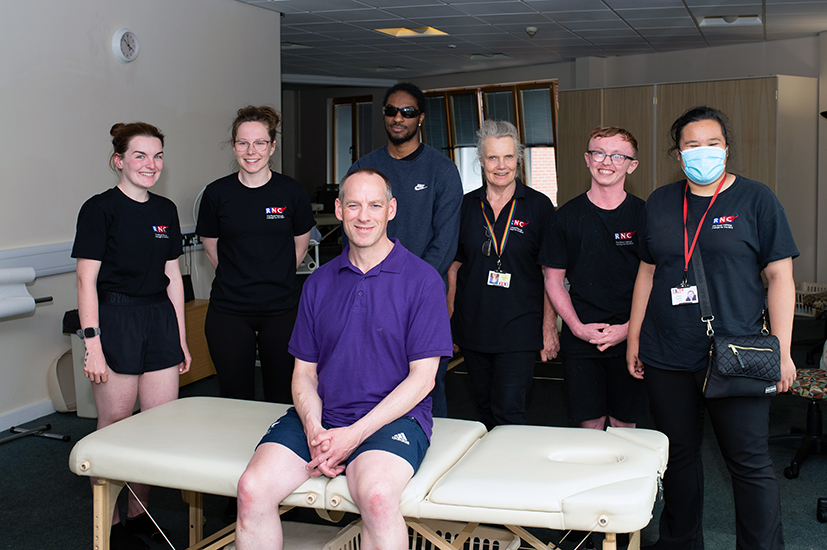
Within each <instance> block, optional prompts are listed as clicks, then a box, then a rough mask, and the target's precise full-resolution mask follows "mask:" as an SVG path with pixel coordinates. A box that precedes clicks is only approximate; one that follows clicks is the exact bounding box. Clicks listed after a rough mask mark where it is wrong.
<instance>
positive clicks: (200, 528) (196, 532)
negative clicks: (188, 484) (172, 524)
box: [181, 491, 204, 548]
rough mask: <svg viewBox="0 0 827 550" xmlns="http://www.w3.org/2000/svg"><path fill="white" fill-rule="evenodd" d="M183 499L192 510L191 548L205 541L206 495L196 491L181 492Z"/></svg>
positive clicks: (190, 515)
mask: <svg viewBox="0 0 827 550" xmlns="http://www.w3.org/2000/svg"><path fill="white" fill-rule="evenodd" d="M181 498H183V499H184V502H186V503H187V504H188V505H189V510H190V514H189V517H190V548H193V547H194V546H195V545H196V544H198V543H199V542H201V541H202V540H203V539H204V495H203V494H201V493H197V492H195V491H181Z"/></svg>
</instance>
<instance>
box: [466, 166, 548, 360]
mask: <svg viewBox="0 0 827 550" xmlns="http://www.w3.org/2000/svg"><path fill="white" fill-rule="evenodd" d="M480 199H482V200H483V201H484V203H485V212H486V215H487V216H488V219H489V220H494V211H493V210H492V209H491V205H490V204H489V203H488V199H486V196H485V187H482V188H480V189H476V190H474V191H470V192H469V193H468V194H466V195H465V198H464V199H463V201H462V213H461V222H460V233H459V246H458V248H457V255H456V260H457V261H458V262H461V263H462V267H460V269H459V273H458V274H457V290H456V297H455V300H454V315H453V317H452V318H451V322H452V327H453V334H454V341H455V342H456V343H457V345H459V346H461V347H465V348H468V349H471V350H474V351H479V352H483V353H504V352H511V351H531V350H539V349H542V347H543V333H542V327H543V293H544V292H545V290H544V286H543V273H542V268H541V267H540V264H538V263H537V259H538V257H539V255H540V250H541V249H542V247H543V246H544V243H545V241H546V232H547V231H548V224H549V222H550V221H551V218H552V216H553V215H554V206H553V205H552V204H551V201H550V200H549V198H548V197H546V196H545V195H543V194H542V193H539V192H537V191H535V190H534V189H531V188H529V187H526V186H525V185H523V184H522V183H520V182H517V189H516V190H515V191H514V198H513V199H512V201H514V200H516V201H517V206H516V208H515V210H514V219H513V220H512V222H511V227H510V228H509V229H510V230H509V236H508V241H507V243H506V246H505V251H504V252H503V255H502V268H501V270H502V271H503V272H506V273H510V274H511V286H510V288H501V287H494V286H489V285H488V284H487V282H488V273H489V271H492V270H496V268H497V254H496V253H495V252H494V247H493V246H492V247H491V253H490V255H489V256H485V255H483V253H482V245H483V243H484V242H485V241H487V240H488V238H487V237H486V233H485V229H486V224H485V219H484V218H483V215H482V208H481V207H480ZM510 209H511V202H509V203H508V204H506V205H505V206H504V207H503V209H502V210H501V211H500V214H499V217H498V218H497V221H496V222H495V223H494V233H495V235H496V238H497V242H500V241H501V240H502V237H503V233H504V232H505V225H506V220H507V219H508V213H509V211H510Z"/></svg>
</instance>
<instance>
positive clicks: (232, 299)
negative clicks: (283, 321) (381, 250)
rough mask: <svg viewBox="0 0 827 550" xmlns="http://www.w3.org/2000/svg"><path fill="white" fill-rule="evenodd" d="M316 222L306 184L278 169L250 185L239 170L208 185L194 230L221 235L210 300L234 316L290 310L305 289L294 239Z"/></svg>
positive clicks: (207, 234) (212, 304)
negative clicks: (299, 275)
mask: <svg viewBox="0 0 827 550" xmlns="http://www.w3.org/2000/svg"><path fill="white" fill-rule="evenodd" d="M314 225H316V222H315V220H314V218H313V211H312V209H311V207H310V198H309V197H308V196H307V191H305V189H304V186H302V184H300V183H299V182H297V181H296V180H294V179H292V178H289V177H287V176H284V175H282V174H279V173H277V172H273V173H272V176H271V178H270V181H269V182H267V183H266V184H265V185H263V186H261V187H257V188H252V189H251V188H249V187H245V186H244V184H242V183H241V182H240V181H239V179H238V174H230V175H229V176H225V177H223V178H221V179H219V180H216V181H214V182H213V183H211V184H210V185H208V186H207V189H206V190H205V191H204V197H203V198H202V199H201V210H200V212H199V213H198V224H197V227H196V229H195V231H196V233H198V235H200V236H202V237H212V238H218V269H217V270H216V272H215V280H214V281H213V284H212V291H211V293H210V305H211V306H213V307H215V308H216V310H217V311H219V312H221V313H224V314H230V315H233V314H234V315H280V314H283V313H285V312H287V311H289V310H290V309H292V308H293V307H294V306H295V305H296V304H297V303H298V301H299V295H300V294H301V287H300V286H299V283H298V281H297V280H296V244H295V241H294V240H293V238H294V237H296V236H298V235H303V234H305V233H307V232H308V231H310V230H311V229H312V228H313V226H314Z"/></svg>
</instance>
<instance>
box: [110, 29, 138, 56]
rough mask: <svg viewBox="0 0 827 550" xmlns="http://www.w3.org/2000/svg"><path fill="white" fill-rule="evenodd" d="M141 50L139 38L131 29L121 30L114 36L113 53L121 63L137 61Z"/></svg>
mask: <svg viewBox="0 0 827 550" xmlns="http://www.w3.org/2000/svg"><path fill="white" fill-rule="evenodd" d="M139 49H140V45H139V44H138V37H137V36H135V33H134V32H132V31H130V30H129V29H126V28H120V29H118V30H116V31H115V34H113V35H112V53H113V54H115V58H116V59H117V60H118V61H120V62H121V63H129V62H130V61H135V58H136V57H138V50H139Z"/></svg>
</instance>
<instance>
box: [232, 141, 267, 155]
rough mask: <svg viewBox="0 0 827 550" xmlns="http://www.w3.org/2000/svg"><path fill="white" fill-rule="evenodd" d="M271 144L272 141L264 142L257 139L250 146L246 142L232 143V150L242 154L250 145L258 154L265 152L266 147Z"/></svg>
mask: <svg viewBox="0 0 827 550" xmlns="http://www.w3.org/2000/svg"><path fill="white" fill-rule="evenodd" d="M271 143H273V140H267V141H264V140H263V139H257V140H256V141H254V142H253V143H252V144H251V143H250V142H248V141H234V142H233V148H235V150H236V151H239V152H241V153H243V152H244V151H246V150H247V149H249V148H250V145H252V146H253V149H255V150H256V151H258V152H259V153H263V152H264V151H266V150H267V146H268V145H270V144H271Z"/></svg>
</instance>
